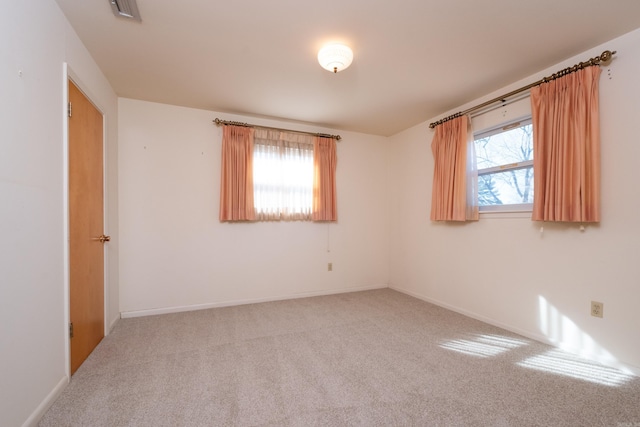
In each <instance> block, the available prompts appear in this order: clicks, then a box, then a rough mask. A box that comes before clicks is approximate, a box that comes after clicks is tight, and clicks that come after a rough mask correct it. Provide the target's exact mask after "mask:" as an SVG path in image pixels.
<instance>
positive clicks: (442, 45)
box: [56, 0, 640, 136]
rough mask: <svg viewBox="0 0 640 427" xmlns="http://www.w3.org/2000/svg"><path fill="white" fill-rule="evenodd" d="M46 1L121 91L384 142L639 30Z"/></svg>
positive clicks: (374, 10)
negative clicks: (335, 59) (337, 67)
mask: <svg viewBox="0 0 640 427" xmlns="http://www.w3.org/2000/svg"><path fill="white" fill-rule="evenodd" d="M56 1H57V3H58V4H59V5H60V7H61V8H62V10H63V12H64V13H65V15H66V16H67V18H68V19H69V21H70V22H71V25H72V26H73V27H74V28H75V30H76V31H77V33H78V35H79V36H80V38H81V39H82V41H83V42H84V43H85V45H86V47H87V48H88V49H89V51H90V52H91V54H92V55H93V57H94V59H95V61H96V62H97V63H98V65H99V66H100V68H101V69H102V71H103V72H104V74H105V75H106V76H107V79H108V80H109V82H110V83H111V85H112V86H113V88H114V90H115V92H116V93H117V95H118V96H120V97H126V98H134V99H141V100H147V101H153V102H161V103H166V104H173V105H182V106H188V107H193V108H200V109H206V110H215V111H219V112H228V113H238V114H243V115H247V116H255V117H270V118H276V119H283V120H287V121H297V122H305V123H312V124H314V125H318V126H322V127H329V128H334V129H342V130H350V131H356V132H363V133H369V134H375V135H384V136H389V135H393V134H394V133H396V132H398V131H401V130H403V129H406V128H408V127H410V126H413V125H415V124H418V123H421V122H423V121H425V120H428V119H431V118H433V117H436V116H438V115H441V114H443V113H444V112H446V111H448V110H450V109H453V108H456V107H458V106H460V105H462V104H464V103H465V102H468V101H471V100H473V99H475V98H478V97H479V96H482V95H485V94H487V93H489V92H492V91H494V90H497V89H499V88H501V87H503V86H505V85H507V84H509V83H512V82H515V81H517V80H520V79H522V78H524V77H527V76H529V75H531V74H533V73H535V72H538V71H540V70H542V69H545V68H547V67H550V66H552V65H554V64H556V63H558V62H560V61H563V60H565V59H567V58H569V57H571V56H574V55H576V54H579V53H580V52H583V51H585V50H587V49H589V48H592V47H594V46H597V45H599V44H601V43H604V42H606V41H608V40H611V39H613V38H615V37H617V36H619V35H622V34H624V33H627V32H629V31H631V30H633V29H636V28H639V27H640V1H638V0H613V1H604V0H530V1H523V0H484V1H478V0H395V1H390V0H386V1H384V0H323V1H303V0H271V1H266V0H231V1H226V2H222V1H216V0H180V1H176V0H138V8H139V9H140V14H141V15H142V23H138V22H135V21H131V20H126V19H123V18H117V17H115V16H114V15H113V14H112V12H111V7H110V4H109V3H110V0H82V1H78V0H56ZM331 41H339V42H344V43H346V44H348V45H350V46H351V47H352V49H353V51H354V61H353V64H352V65H351V67H350V68H348V69H347V70H345V71H343V72H341V73H338V74H332V73H330V72H328V71H326V70H324V69H322V68H321V67H320V66H319V64H318V63H317V59H316V55H317V52H318V50H319V49H320V47H321V46H322V45H323V44H325V43H326V42H331ZM608 48H610V49H615V46H610V47H608ZM585 59H587V58H585ZM221 118H224V117H221Z"/></svg>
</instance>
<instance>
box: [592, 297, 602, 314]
mask: <svg viewBox="0 0 640 427" xmlns="http://www.w3.org/2000/svg"><path fill="white" fill-rule="evenodd" d="M603 310H604V304H603V303H601V302H598V301H591V315H592V316H594V317H602V315H603Z"/></svg>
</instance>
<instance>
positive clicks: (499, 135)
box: [474, 119, 533, 212]
mask: <svg viewBox="0 0 640 427" xmlns="http://www.w3.org/2000/svg"><path fill="white" fill-rule="evenodd" d="M474 139H475V150H476V162H477V167H478V204H479V207H480V211H481V212H490V211H521V210H529V211H530V210H532V206H533V127H532V125H531V119H527V120H520V121H517V122H511V123H508V124H506V125H503V126H501V127H499V128H494V129H490V130H488V131H484V132H480V133H477V134H476V135H475V138H474Z"/></svg>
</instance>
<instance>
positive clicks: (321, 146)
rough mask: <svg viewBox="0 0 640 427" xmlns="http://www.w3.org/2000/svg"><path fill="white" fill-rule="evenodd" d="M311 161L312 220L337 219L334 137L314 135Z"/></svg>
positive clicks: (336, 158)
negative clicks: (312, 174) (312, 164)
mask: <svg viewBox="0 0 640 427" xmlns="http://www.w3.org/2000/svg"><path fill="white" fill-rule="evenodd" d="M313 163H314V167H313V170H314V176H313V220H314V221H337V220H338V197H337V193H336V166H337V163H338V156H337V153H336V141H335V139H333V138H323V137H319V136H318V137H315V141H314V143H313Z"/></svg>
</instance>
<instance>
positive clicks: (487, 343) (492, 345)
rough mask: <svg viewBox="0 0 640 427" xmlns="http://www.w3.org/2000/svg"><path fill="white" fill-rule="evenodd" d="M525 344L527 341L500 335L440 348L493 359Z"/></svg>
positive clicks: (455, 341) (482, 336)
mask: <svg viewBox="0 0 640 427" xmlns="http://www.w3.org/2000/svg"><path fill="white" fill-rule="evenodd" d="M525 344H527V343H526V341H522V340H519V339H515V338H510V337H502V336H499V335H477V336H475V337H473V338H472V339H457V340H451V341H446V342H444V343H442V344H440V347H442V348H444V349H447V350H453V351H457V352H458V353H462V354H466V355H469V356H477V357H491V356H497V355H498V354H501V353H504V352H505V351H509V350H511V349H514V348H518V347H520V346H523V345H525Z"/></svg>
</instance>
